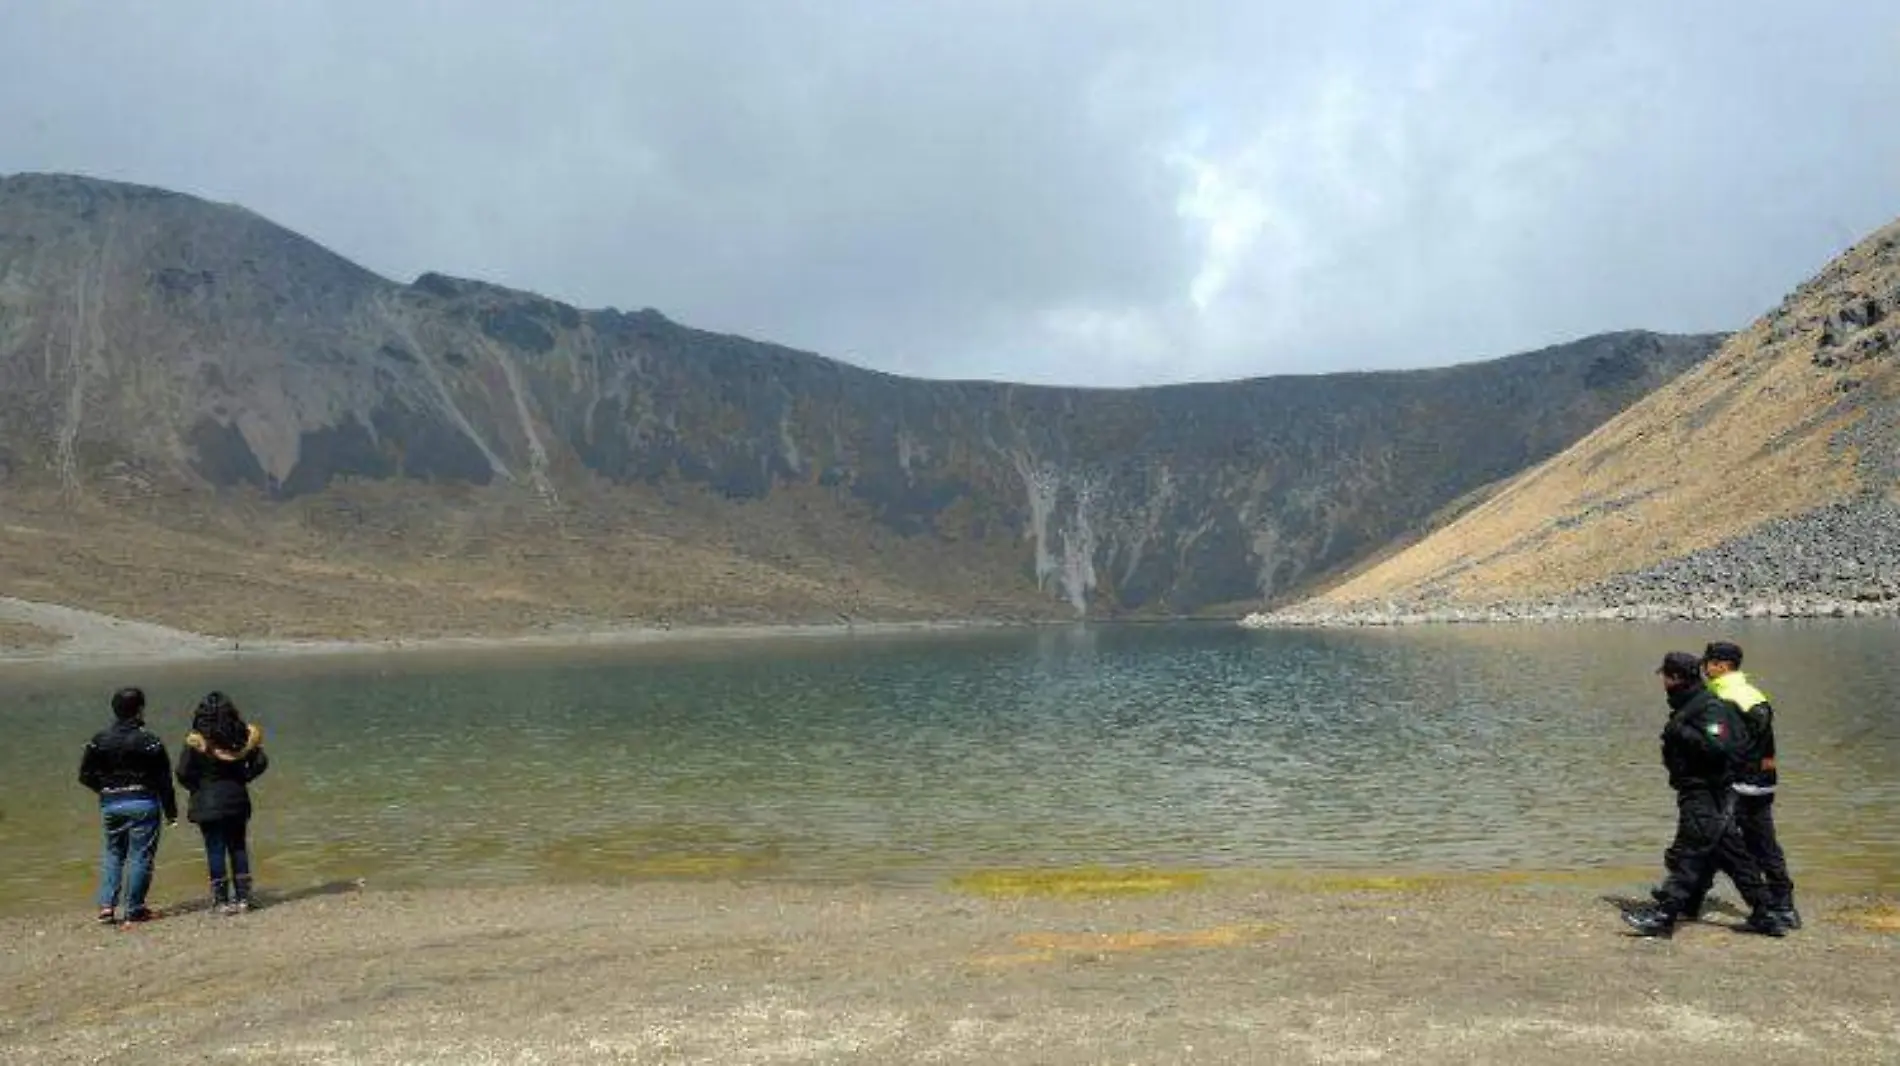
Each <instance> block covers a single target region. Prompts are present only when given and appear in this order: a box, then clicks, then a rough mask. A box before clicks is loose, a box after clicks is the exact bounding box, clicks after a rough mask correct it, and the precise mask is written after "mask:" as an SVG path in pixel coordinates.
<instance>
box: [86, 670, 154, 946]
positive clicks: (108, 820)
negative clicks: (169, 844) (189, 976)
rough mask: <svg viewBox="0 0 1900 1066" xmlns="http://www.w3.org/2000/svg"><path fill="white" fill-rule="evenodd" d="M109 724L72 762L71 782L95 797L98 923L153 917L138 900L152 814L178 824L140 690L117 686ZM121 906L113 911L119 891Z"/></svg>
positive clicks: (148, 877) (148, 866) (149, 855)
mask: <svg viewBox="0 0 1900 1066" xmlns="http://www.w3.org/2000/svg"><path fill="white" fill-rule="evenodd" d="M112 718H113V722H112V724H111V725H110V726H108V727H106V728H105V729H102V730H100V731H99V732H98V733H96V734H94V736H93V738H92V740H90V741H88V742H87V744H86V751H85V754H84V755H82V756H81V757H80V760H79V783H80V784H82V785H85V786H86V787H87V788H89V789H91V790H93V791H94V792H96V793H98V794H99V819H100V822H101V824H102V826H103V827H104V829H105V851H104V853H103V856H102V857H101V859H100V863H99V894H98V897H97V903H98V906H99V914H98V920H99V923H100V924H101V925H110V924H112V923H113V922H114V921H115V920H116V919H117V917H118V916H119V915H121V914H123V916H124V919H125V923H126V924H127V925H131V924H134V923H137V922H144V921H150V920H151V919H152V918H154V917H156V915H154V914H153V913H152V910H151V908H149V907H147V906H146V905H145V896H146V893H147V892H149V891H150V890H151V887H152V862H153V859H155V858H156V857H157V855H158V839H159V834H160V832H161V830H160V826H159V816H160V815H163V816H164V819H165V822H166V823H168V824H171V825H176V824H178V797H177V794H176V793H174V792H173V791H172V779H171V758H170V756H168V755H167V754H166V752H165V742H164V741H162V740H160V739H159V738H158V736H157V735H156V734H154V733H152V732H151V731H150V730H148V729H146V728H145V693H144V692H142V691H140V690H139V689H136V688H122V689H120V690H119V691H117V692H115V693H113V694H112ZM121 888H123V889H124V902H125V908H124V910H123V911H119V910H118V909H117V908H118V904H119V901H120V890H121Z"/></svg>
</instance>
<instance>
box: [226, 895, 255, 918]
mask: <svg viewBox="0 0 1900 1066" xmlns="http://www.w3.org/2000/svg"><path fill="white" fill-rule="evenodd" d="M225 913H227V914H249V913H251V901H250V900H248V899H241V900H238V901H237V902H236V903H233V904H231V909H230V910H229V911H226V912H225Z"/></svg>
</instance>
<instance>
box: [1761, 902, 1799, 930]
mask: <svg viewBox="0 0 1900 1066" xmlns="http://www.w3.org/2000/svg"><path fill="white" fill-rule="evenodd" d="M1768 915H1769V917H1771V918H1773V919H1774V920H1775V921H1777V922H1780V923H1781V925H1782V927H1783V928H1786V929H1791V930H1792V929H1799V928H1801V912H1800V911H1798V910H1795V909H1794V908H1793V907H1780V908H1777V909H1775V910H1772V911H1769V912H1768Z"/></svg>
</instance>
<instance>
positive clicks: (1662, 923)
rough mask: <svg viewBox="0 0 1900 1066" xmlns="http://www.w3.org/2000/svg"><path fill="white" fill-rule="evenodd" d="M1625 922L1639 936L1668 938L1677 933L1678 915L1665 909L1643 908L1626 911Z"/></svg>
mask: <svg viewBox="0 0 1900 1066" xmlns="http://www.w3.org/2000/svg"><path fill="white" fill-rule="evenodd" d="M1623 921H1624V922H1626V923H1628V925H1629V927H1630V928H1631V929H1634V930H1636V935H1637V936H1654V937H1668V936H1669V935H1671V934H1673V933H1674V932H1675V931H1676V915H1675V913H1674V912H1672V911H1670V910H1668V909H1667V908H1664V907H1643V908H1640V909H1638V910H1633V911H1624V912H1623Z"/></svg>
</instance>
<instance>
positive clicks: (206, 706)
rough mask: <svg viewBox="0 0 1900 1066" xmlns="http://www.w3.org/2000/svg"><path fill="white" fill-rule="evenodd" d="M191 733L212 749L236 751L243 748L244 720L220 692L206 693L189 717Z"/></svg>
mask: <svg viewBox="0 0 1900 1066" xmlns="http://www.w3.org/2000/svg"><path fill="white" fill-rule="evenodd" d="M191 731H192V732H194V733H196V734H198V735H199V736H201V737H203V738H205V742H206V743H207V744H210V745H211V746H212V747H215V748H223V749H224V750H225V751H236V750H238V749H239V748H242V747H243V746H244V737H245V732H246V728H245V725H244V718H243V717H242V716H241V715H239V714H238V709H237V704H235V703H232V702H231V698H230V697H229V696H226V695H225V694H224V693H222V692H211V693H208V694H206V696H205V698H204V699H202V700H199V701H198V709H197V710H196V711H193V712H192V715H191Z"/></svg>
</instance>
